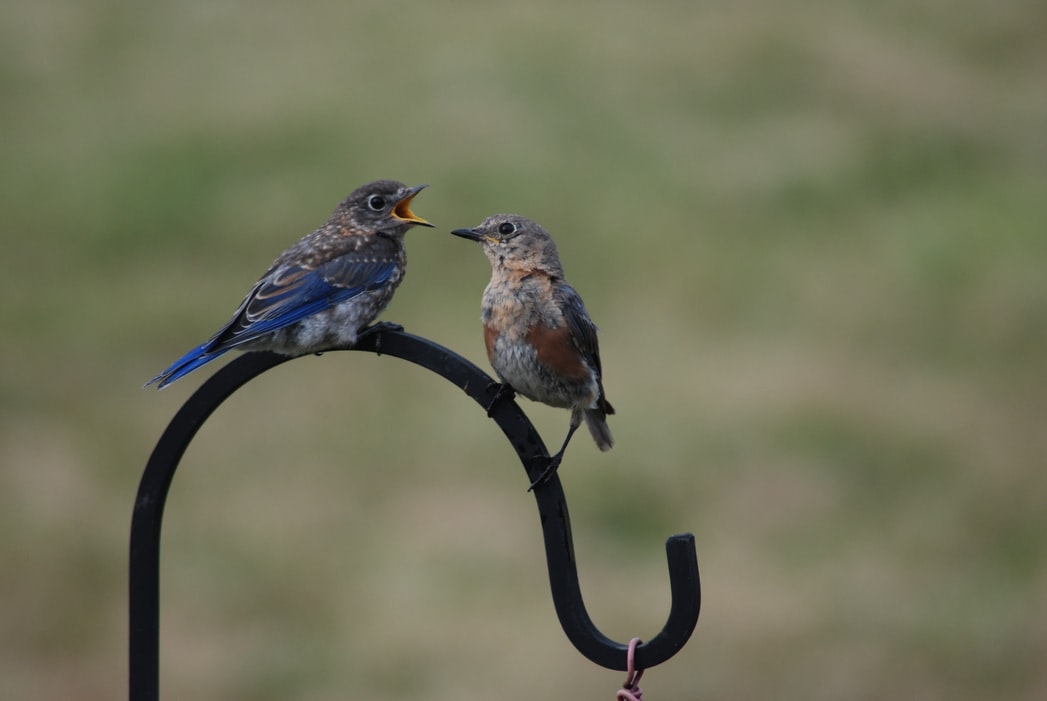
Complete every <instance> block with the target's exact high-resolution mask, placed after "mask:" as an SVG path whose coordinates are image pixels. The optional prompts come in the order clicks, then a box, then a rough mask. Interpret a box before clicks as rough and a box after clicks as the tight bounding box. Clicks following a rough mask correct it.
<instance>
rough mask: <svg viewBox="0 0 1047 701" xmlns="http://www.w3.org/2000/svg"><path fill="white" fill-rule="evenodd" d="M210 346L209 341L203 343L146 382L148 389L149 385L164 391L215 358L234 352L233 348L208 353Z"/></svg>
mask: <svg viewBox="0 0 1047 701" xmlns="http://www.w3.org/2000/svg"><path fill="white" fill-rule="evenodd" d="M208 345H210V341H208V342H207V343H202V344H200V345H199V346H197V347H196V348H194V349H192V350H191V351H189V352H188V353H186V354H185V355H183V356H182V357H181V358H179V359H178V360H176V361H174V362H173V363H171V366H170V367H169V368H167V369H166V370H164V371H163V372H162V373H160V374H159V375H157V376H156V377H154V378H153V379H151V380H149V381H148V382H146V383H145V386H146V387H148V386H149V385H156V388H157V389H163V388H164V387H166V386H167V385H169V384H171V383H172V382H174V381H175V380H177V379H180V378H182V377H185V376H186V375H188V374H189V373H191V372H192V371H193V370H196V369H197V368H199V367H201V366H203V365H207V364H208V363H209V362H211V361H212V360H214V359H215V358H217V357H219V356H220V355H223V354H225V353H226V352H227V351H230V350H232V348H221V349H219V350H210V351H208V350H206V349H207V347H208Z"/></svg>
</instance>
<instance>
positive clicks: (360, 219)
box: [332, 180, 432, 236]
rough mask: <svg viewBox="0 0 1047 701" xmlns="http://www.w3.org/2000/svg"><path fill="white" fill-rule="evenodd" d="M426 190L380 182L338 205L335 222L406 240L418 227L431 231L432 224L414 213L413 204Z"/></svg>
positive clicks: (394, 182) (395, 183)
mask: <svg viewBox="0 0 1047 701" xmlns="http://www.w3.org/2000/svg"><path fill="white" fill-rule="evenodd" d="M426 187H428V186H427V185H418V186H417V187H407V186H406V185H404V184H403V183H401V182H397V181H395V180H376V181H374V182H373V183H368V184H366V185H362V186H361V187H358V188H356V189H355V190H353V192H352V194H350V195H349V196H348V197H346V198H345V199H344V200H343V201H342V203H341V204H339V205H338V209H336V210H335V213H334V215H332V219H338V220H340V223H343V224H348V225H349V226H351V227H353V228H355V229H357V230H360V231H368V232H374V233H381V234H385V235H388V236H395V235H401V236H402V235H403V234H405V233H407V230H408V229H410V228H411V227H412V226H415V225H419V226H428V227H431V226H432V224H430V223H429V222H428V221H426V220H425V219H423V218H421V217H420V216H418V215H417V214H415V213H414V212H412V211H411V200H412V199H414V197H415V195H417V194H418V193H419V192H421V191H422V189H424V188H426ZM346 219H347V220H348V221H345V220H346Z"/></svg>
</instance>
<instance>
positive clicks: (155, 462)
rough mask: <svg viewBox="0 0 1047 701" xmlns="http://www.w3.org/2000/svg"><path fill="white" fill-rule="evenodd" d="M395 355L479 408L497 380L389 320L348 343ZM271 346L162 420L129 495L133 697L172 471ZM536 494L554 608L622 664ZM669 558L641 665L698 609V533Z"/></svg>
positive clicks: (524, 425)
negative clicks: (664, 599)
mask: <svg viewBox="0 0 1047 701" xmlns="http://www.w3.org/2000/svg"><path fill="white" fill-rule="evenodd" d="M344 350H358V351H369V352H372V353H377V354H379V355H383V354H385V355H391V356H394V357H397V358H401V359H403V360H407V361H409V362H412V363H415V364H416V365H420V366H422V367H424V368H426V369H428V370H431V371H433V372H435V373H437V374H438V375H440V376H442V377H444V378H445V379H447V380H448V381H450V382H452V383H453V384H455V385H456V386H458V387H459V388H460V389H462V391H464V392H465V393H466V394H467V395H469V396H470V397H471V398H472V399H473V400H474V401H476V403H477V404H479V405H480V406H481V407H485V408H486V407H489V406H491V402H492V401H493V400H494V399H495V397H496V396H497V393H498V388H499V385H498V384H497V383H496V382H495V381H494V380H493V379H491V377H490V376H489V375H487V374H486V373H484V372H483V371H482V370H480V369H479V368H478V367H476V365H474V364H473V363H471V362H469V361H468V360H466V359H465V358H463V357H462V356H460V355H458V354H457V353H455V352H453V351H451V350H448V349H447V348H444V347H443V346H440V345H438V344H436V343H433V342H431V341H429V340H426V339H424V338H421V337H419V336H414V335H412V334H409V333H404V332H403V331H401V330H398V329H396V328H394V327H392V326H390V325H382V324H380V325H378V326H376V327H373V328H372V329H371V330H369V331H367V332H365V333H364V334H363V335H362V336H361V337H360V338H359V339H358V341H357V343H356V345H355V346H354V347H352V348H348V349H344ZM291 359H292V358H289V357H287V356H281V355H277V354H275V353H246V354H244V355H242V356H240V357H238V358H236V359H235V360H233V361H232V362H230V363H228V364H227V365H225V366H224V367H223V368H221V369H220V370H219V371H218V372H216V373H215V374H214V375H212V376H211V377H210V378H209V379H208V380H207V381H206V382H204V384H203V385H202V386H201V387H200V388H199V389H198V390H197V391H196V392H195V393H194V394H193V395H192V396H191V397H190V398H189V399H188V400H187V401H186V402H185V404H184V405H182V408H181V409H179V411H178V412H177V413H176V414H175V416H174V418H173V419H172V420H171V423H170V424H168V426H167V429H166V430H165V431H164V433H163V435H162V436H161V437H160V440H159V441H158V442H157V444H156V447H155V448H154V449H153V453H152V455H151V456H150V458H149V462H148V463H147V464H146V467H145V471H144V472H143V474H142V480H141V483H140V484H139V488H138V496H137V498H136V500H135V507H134V514H133V516H132V520H131V543H130V572H129V575H130V576H129V584H130V596H129V619H130V620H129V624H130V629H129V633H130V698H131V700H132V701H146V700H155V699H157V698H158V696H159V664H160V662H159V659H160V650H159V648H160V630H159V608H160V601H159V598H160V595H159V585H160V525H161V521H162V518H163V509H164V503H165V501H166V499H167V492H168V489H169V488H170V485H171V481H172V479H173V478H174V472H175V470H176V469H177V467H178V463H179V461H180V460H181V459H182V456H183V455H184V453H185V450H186V448H187V447H188V446H189V443H190V441H191V440H192V439H193V436H195V435H196V432H197V431H198V430H199V428H200V427H201V426H202V425H203V423H204V422H205V421H206V420H207V418H208V417H209V416H210V415H211V414H212V413H213V412H214V410H215V409H217V408H218V406H219V405H221V403H222V402H223V401H225V400H226V399H227V398H228V397H229V396H230V395H232V394H233V393H234V392H235V391H236V390H237V389H239V388H240V387H242V386H243V385H244V384H246V383H247V382H249V381H250V380H252V379H253V378H255V377H257V376H258V375H260V374H262V373H263V372H265V371H266V370H269V369H271V368H273V367H276V366H277V365H280V364H282V363H284V362H287V361H288V360H291ZM490 415H491V418H493V419H494V420H495V422H496V423H497V424H498V426H499V428H501V429H502V432H503V433H504V434H505V436H506V438H508V439H509V442H510V443H511V444H512V445H513V448H514V449H515V450H516V453H517V455H518V456H519V458H520V461H521V462H522V463H523V465H524V468H525V469H526V470H527V472H528V479H529V480H534V479H535V478H536V477H538V476H539V475H540V474H541V473H542V470H543V469H544V466H545V463H546V461H547V460H548V458H549V453H548V451H547V450H546V448H545V444H544V443H543V442H542V439H541V437H540V436H539V435H538V432H537V431H536V430H535V428H534V425H533V424H532V423H531V421H530V420H529V419H528V418H527V416H526V415H525V414H524V413H523V411H522V410H521V409H520V407H519V406H518V405H517V404H516V402H515V401H511V400H505V401H497V402H495V404H494V406H493V407H491V411H490ZM533 491H534V497H535V501H536V502H537V504H538V512H539V516H540V518H541V523H542V532H543V535H544V539H545V552H546V561H547V564H548V569H549V584H550V587H551V590H552V596H553V603H554V605H555V608H556V614H557V616H558V618H559V619H560V624H561V626H562V627H563V630H564V633H566V635H567V637H568V639H569V640H570V641H571V642H572V643H573V644H574V646H575V647H576V648H577V649H578V651H579V652H581V653H582V654H583V655H584V656H585V657H587V658H588V659H589V660H591V661H592V662H594V663H596V664H598V665H601V666H603V667H607V668H608V669H614V670H622V671H624V670H625V669H627V659H626V657H627V653H628V645H627V644H622V643H617V642H615V641H613V640H611V639H610V638H608V637H606V636H605V635H604V634H603V633H601V632H600V631H599V629H597V628H596V626H595V625H594V624H593V622H592V619H591V618H590V617H589V614H588V612H587V611H586V609H585V604H584V603H583V601H582V594H581V590H580V588H579V585H578V569H577V566H576V563H575V558H574V546H573V542H572V538H571V525H570V518H569V516H568V512H567V499H566V497H565V496H564V493H563V487H562V486H561V484H560V479H559V477H557V476H556V475H555V474H554V475H552V477H551V478H550V479H549V480H547V481H546V482H544V483H542V484H540V485H538V486H537V487H535V489H534V490H533ZM665 547H666V555H667V558H668V562H669V582H670V591H671V594H672V605H671V608H670V610H669V617H668V620H667V621H666V623H665V626H664V627H663V628H662V630H661V632H660V633H658V634H657V635H656V636H655V637H654V638H652V639H651V640H650V641H648V642H647V643H644V644H643V645H640V646H639V647H637V648H636V654H635V660H636V667H637V668H638V669H648V668H650V667H654V666H655V665H658V664H661V663H662V662H664V661H666V660H667V659H669V658H670V657H672V656H673V655H675V654H676V653H677V652H678V651H679V650H680V648H682V647H683V646H684V644H685V643H686V642H687V640H688V638H690V636H691V633H692V632H693V630H694V627H695V625H696V624H697V622H698V614H699V611H700V608H701V589H700V584H699V579H698V559H697V555H696V553H695V547H694V536H693V535H691V534H689V533H686V534H682V535H675V536H672V537H670V538H669V539H668V540H667V541H666V544H665Z"/></svg>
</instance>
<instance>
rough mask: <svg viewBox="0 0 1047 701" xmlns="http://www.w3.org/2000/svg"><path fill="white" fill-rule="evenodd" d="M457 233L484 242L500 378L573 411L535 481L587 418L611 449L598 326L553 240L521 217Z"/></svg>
mask: <svg viewBox="0 0 1047 701" xmlns="http://www.w3.org/2000/svg"><path fill="white" fill-rule="evenodd" d="M451 233H453V234H455V235H456V236H461V237H463V238H467V239H471V240H473V241H478V242H479V243H480V244H481V246H482V247H483V251H484V253H485V254H486V255H487V259H488V260H489V261H490V263H491V281H490V282H489V283H488V284H487V288H486V289H485V290H484V294H483V301H482V304H481V313H482V319H483V328H484V342H485V345H486V346H487V357H488V359H489V360H490V361H491V366H492V367H493V368H494V371H495V372H496V373H497V374H498V377H499V378H500V379H501V381H502V382H503V383H505V385H507V386H508V387H509V388H511V390H513V391H515V392H518V393H519V394H522V395H523V396H525V397H527V398H528V399H531V400H533V401H538V402H542V403H544V404H548V405H550V406H554V407H561V408H565V409H570V410H571V423H570V427H569V428H568V431H567V437H566V438H565V439H564V442H563V445H562V446H561V448H560V450H559V452H557V453H556V455H554V456H553V457H552V458H551V459H550V462H549V466H548V467H547V469H546V470H545V472H544V473H543V474H542V475H541V476H540V477H539V478H538V479H537V480H535V484H538V483H540V482H542V481H543V480H545V479H546V478H547V477H548V476H549V475H550V474H552V473H553V472H554V471H555V470H556V469H557V467H558V466H559V464H560V462H561V460H562V459H563V455H564V451H565V450H567V444H568V443H569V442H570V441H571V436H573V435H574V432H575V431H576V430H577V429H578V427H579V426H580V425H581V423H582V421H583V420H584V421H585V424H586V426H588V428H589V432H590V433H591V434H592V436H593V440H595V441H596V445H597V446H598V447H599V448H600V450H610V449H611V446H612V445H614V439H613V438H612V437H611V431H610V429H609V428H608V427H607V416H608V415H609V414H613V413H614V408H613V407H612V406H611V404H610V402H608V401H607V397H606V396H605V394H604V389H603V369H602V367H601V363H600V348H599V344H598V342H597V337H596V336H597V329H596V325H595V324H594V323H593V321H592V319H591V318H590V317H589V313H588V312H587V311H586V309H585V305H584V304H583V303H582V298H581V297H580V296H579V295H578V292H576V291H575V289H574V288H573V287H571V285H570V284H569V283H568V282H567V280H566V278H565V277H564V271H563V266H562V265H561V263H560V256H559V254H558V252H557V250H556V243H555V242H554V241H553V239H552V237H551V236H550V235H549V233H548V232H547V231H546V230H545V229H543V228H542V227H541V226H539V225H538V224H537V223H536V222H534V221H532V220H530V219H528V218H526V217H522V216H520V215H518V214H494V215H492V216H490V217H487V218H486V219H484V221H483V223H481V224H480V225H479V226H476V227H473V228H471V229H455V230H454V231H452V232H451Z"/></svg>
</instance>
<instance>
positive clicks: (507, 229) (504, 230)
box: [498, 221, 516, 236]
mask: <svg viewBox="0 0 1047 701" xmlns="http://www.w3.org/2000/svg"><path fill="white" fill-rule="evenodd" d="M514 231H516V227H515V226H513V223H512V222H510V221H507V222H503V223H502V225H501V226H499V227H498V233H499V234H502V235H503V236H508V235H509V234H511V233H513V232H514Z"/></svg>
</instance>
